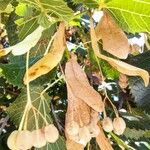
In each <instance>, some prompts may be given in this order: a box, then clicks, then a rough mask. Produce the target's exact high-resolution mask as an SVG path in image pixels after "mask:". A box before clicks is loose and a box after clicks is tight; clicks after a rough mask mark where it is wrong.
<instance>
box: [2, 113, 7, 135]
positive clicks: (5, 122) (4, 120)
mask: <svg viewBox="0 0 150 150" xmlns="http://www.w3.org/2000/svg"><path fill="white" fill-rule="evenodd" d="M8 120H9V116H8V115H7V116H6V117H5V118H4V119H3V121H2V122H3V123H2V125H1V127H0V135H1V134H2V132H3V129H4V128H5V126H7V121H8Z"/></svg>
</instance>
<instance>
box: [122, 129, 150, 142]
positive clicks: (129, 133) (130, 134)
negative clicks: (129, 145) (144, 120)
mask: <svg viewBox="0 0 150 150" xmlns="http://www.w3.org/2000/svg"><path fill="white" fill-rule="evenodd" d="M123 135H124V136H126V137H127V138H129V139H135V140H138V139H140V138H142V137H145V138H150V130H136V129H130V128H126V130H125V132H124V134H123Z"/></svg>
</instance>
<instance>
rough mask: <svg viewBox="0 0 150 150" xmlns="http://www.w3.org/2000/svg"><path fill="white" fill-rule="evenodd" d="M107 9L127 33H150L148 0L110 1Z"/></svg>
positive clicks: (149, 5)
mask: <svg viewBox="0 0 150 150" xmlns="http://www.w3.org/2000/svg"><path fill="white" fill-rule="evenodd" d="M106 5H107V6H106V7H107V9H108V10H109V12H110V13H111V14H112V15H113V16H114V18H115V19H116V21H117V22H118V23H119V25H120V26H121V27H122V28H123V29H124V30H125V31H127V32H133V33H134V32H150V28H149V24H150V9H149V7H150V1H149V0H126V1H124V0H111V1H109V2H108V3H107V4H106Z"/></svg>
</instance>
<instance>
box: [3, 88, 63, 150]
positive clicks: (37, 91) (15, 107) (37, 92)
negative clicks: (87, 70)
mask: <svg viewBox="0 0 150 150" xmlns="http://www.w3.org/2000/svg"><path fill="white" fill-rule="evenodd" d="M43 90H44V89H43V88H42V87H41V86H31V87H30V93H31V100H32V104H33V106H34V107H35V108H36V109H37V110H38V111H39V112H40V113H41V114H42V115H43V116H44V118H45V119H47V121H48V122H49V123H52V122H53V121H52V118H51V116H50V114H49V112H50V108H49V99H50V97H49V96H48V94H44V95H42V96H41V92H42V91H43ZM26 102H27V92H26V88H23V89H22V90H21V94H20V95H19V96H18V97H17V99H16V100H15V102H13V103H12V104H11V105H10V106H9V107H8V109H7V110H6V111H7V113H8V114H9V116H10V118H11V119H12V120H13V122H14V123H15V125H16V126H17V127H18V126H19V124H20V121H21V119H22V116H23V113H24V109H25V106H26ZM36 115H37V118H38V119H37V122H38V126H39V128H42V127H44V126H45V123H44V121H43V118H42V117H41V116H40V115H39V114H38V112H36ZM27 129H28V130H30V131H32V130H35V129H36V126H35V116H34V113H33V111H32V109H31V110H30V111H29V116H28V118H27ZM46 149H47V150H48V149H54V150H59V149H63V150H65V145H64V139H63V138H62V137H60V138H59V140H57V141H56V142H55V143H54V144H50V143H47V145H46V146H45V148H44V147H43V148H41V149H40V150H46Z"/></svg>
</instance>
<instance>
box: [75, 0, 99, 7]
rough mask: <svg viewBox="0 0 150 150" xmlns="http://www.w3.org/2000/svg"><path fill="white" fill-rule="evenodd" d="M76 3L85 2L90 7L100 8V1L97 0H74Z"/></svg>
mask: <svg viewBox="0 0 150 150" xmlns="http://www.w3.org/2000/svg"><path fill="white" fill-rule="evenodd" d="M73 2H74V3H75V4H78V3H83V4H84V5H86V6H88V7H89V8H98V7H99V5H98V1H97V0H73Z"/></svg>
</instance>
